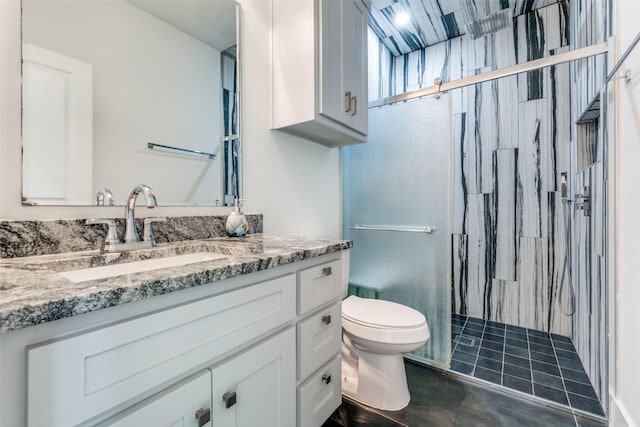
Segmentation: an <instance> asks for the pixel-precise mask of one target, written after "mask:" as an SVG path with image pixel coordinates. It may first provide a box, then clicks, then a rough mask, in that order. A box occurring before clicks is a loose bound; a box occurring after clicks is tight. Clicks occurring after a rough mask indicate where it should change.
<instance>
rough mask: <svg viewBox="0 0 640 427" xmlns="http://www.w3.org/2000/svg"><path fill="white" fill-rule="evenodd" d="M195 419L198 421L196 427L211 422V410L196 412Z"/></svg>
mask: <svg viewBox="0 0 640 427" xmlns="http://www.w3.org/2000/svg"><path fill="white" fill-rule="evenodd" d="M196 419H197V420H198V427H202V426H203V425H205V424H206V423H208V422H209V421H211V409H209V408H200V409H198V410H197V411H196Z"/></svg>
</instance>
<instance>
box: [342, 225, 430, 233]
mask: <svg viewBox="0 0 640 427" xmlns="http://www.w3.org/2000/svg"><path fill="white" fill-rule="evenodd" d="M349 228H350V229H352V230H356V231H396V232H401V233H425V234H431V233H433V232H434V231H435V229H436V228H435V227H431V226H428V225H427V226H415V227H403V226H395V225H360V224H356V225H354V226H353V227H349Z"/></svg>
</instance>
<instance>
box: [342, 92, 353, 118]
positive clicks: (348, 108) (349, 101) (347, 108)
mask: <svg viewBox="0 0 640 427" xmlns="http://www.w3.org/2000/svg"><path fill="white" fill-rule="evenodd" d="M344 97H345V98H347V102H348V104H347V106H346V108H345V109H344V112H345V113H348V112H349V111H351V100H352V99H353V98H352V97H351V91H349V92H345V94H344Z"/></svg>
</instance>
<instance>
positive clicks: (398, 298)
mask: <svg viewBox="0 0 640 427" xmlns="http://www.w3.org/2000/svg"><path fill="white" fill-rule="evenodd" d="M451 151H452V150H451V99H450V97H449V96H448V95H446V94H445V95H442V97H440V98H439V99H435V98H431V97H428V98H422V99H417V100H412V101H408V102H402V103H397V104H392V105H386V106H383V107H378V108H374V109H370V110H369V138H368V142H367V143H366V144H362V145H355V146H349V147H344V148H342V177H343V204H342V206H343V237H344V238H345V239H350V240H352V241H353V249H352V250H351V268H350V277H349V293H350V294H355V295H358V296H362V297H369V298H379V299H383V300H388V301H393V302H397V303H400V304H404V305H406V306H409V307H411V308H413V309H415V310H418V311H419V312H421V313H423V314H424V315H425V317H426V319H427V323H428V324H429V329H430V332H431V336H430V338H429V340H428V341H427V343H426V344H425V345H424V346H423V347H421V348H419V349H418V350H416V351H415V352H413V353H411V354H410V355H408V357H409V358H412V359H415V360H417V361H420V362H423V363H429V364H432V365H436V366H440V367H448V364H449V358H450V350H451V303H450V301H451V286H450V274H451V273H450V255H451V234H450V222H451V200H450V199H451V191H450V185H451V184H450V183H451V165H452V162H451Z"/></svg>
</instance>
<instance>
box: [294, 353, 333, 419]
mask: <svg viewBox="0 0 640 427" xmlns="http://www.w3.org/2000/svg"><path fill="white" fill-rule="evenodd" d="M341 363H342V359H341V357H340V355H337V356H336V357H334V358H333V359H331V361H330V362H329V363H327V364H326V365H325V366H323V367H322V369H320V370H319V371H318V372H316V373H315V374H314V375H313V376H312V377H311V378H309V379H308V380H307V381H305V382H304V383H303V384H302V385H300V386H298V427H320V426H321V425H322V424H323V423H324V422H325V421H326V420H327V419H328V418H329V417H330V416H331V414H332V413H333V411H335V410H336V408H337V407H338V406H340V403H341V402H342V381H341V376H342V364H341Z"/></svg>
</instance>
